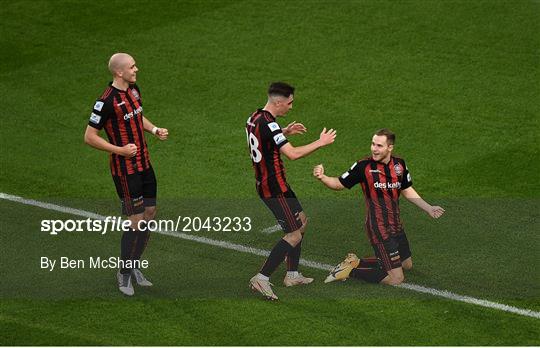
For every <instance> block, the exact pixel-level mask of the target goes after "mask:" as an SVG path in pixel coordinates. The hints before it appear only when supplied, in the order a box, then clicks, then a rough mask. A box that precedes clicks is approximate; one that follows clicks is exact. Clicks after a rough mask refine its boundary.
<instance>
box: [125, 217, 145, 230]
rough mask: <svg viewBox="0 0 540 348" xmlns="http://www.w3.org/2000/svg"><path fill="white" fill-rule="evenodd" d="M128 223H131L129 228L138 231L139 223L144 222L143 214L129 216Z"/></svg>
mask: <svg viewBox="0 0 540 348" xmlns="http://www.w3.org/2000/svg"><path fill="white" fill-rule="evenodd" d="M129 221H130V222H131V228H132V229H134V230H139V227H140V225H141V221H144V214H136V215H130V216H129Z"/></svg>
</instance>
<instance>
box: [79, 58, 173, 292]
mask: <svg viewBox="0 0 540 348" xmlns="http://www.w3.org/2000/svg"><path fill="white" fill-rule="evenodd" d="M138 70H139V69H138V68H137V66H136V64H135V60H134V59H133V57H131V56H130V55H128V54H126V53H116V54H114V55H112V57H111V58H110V60H109V71H110V72H111V74H112V76H113V81H112V82H111V83H109V86H108V87H107V88H106V89H105V92H104V93H103V95H102V96H101V97H100V98H99V99H98V100H97V101H96V103H95V104H94V108H93V111H92V114H91V115H90V121H89V122H88V126H87V127H86V132H85V134H84V141H85V142H86V143H87V144H88V145H90V146H92V147H94V148H96V149H98V150H102V151H106V152H109V153H110V168H111V174H112V178H113V181H114V184H115V186H116V192H117V193H118V196H119V197H120V200H121V201H122V213H123V214H124V215H127V216H128V218H129V220H130V221H131V228H130V229H129V230H128V231H124V233H123V235H122V241H121V259H122V261H124V263H126V264H129V262H128V261H132V262H131V263H134V262H133V261H135V260H140V258H141V255H142V253H143V252H144V250H145V248H146V244H147V243H148V238H149V237H150V231H148V230H147V229H146V221H149V220H152V219H154V217H155V215H156V196H157V182H156V177H155V175H154V170H153V169H152V165H151V164H150V157H149V155H148V146H147V145H146V140H145V137H144V132H145V131H146V132H149V133H152V134H153V135H155V136H156V137H158V138H159V139H160V140H165V139H167V137H168V135H169V132H168V130H167V129H165V128H158V127H156V126H154V125H153V124H152V122H150V121H149V120H148V119H147V118H146V117H145V116H144V113H143V106H142V100H141V92H140V90H139V87H137V85H136V84H135V82H136V80H137V71H138ZM103 128H104V129H105V133H106V134H107V138H108V141H107V140H105V139H103V138H102V137H101V136H100V135H99V131H100V130H101V129H103ZM132 275H133V276H134V277H135V280H136V282H137V284H138V285H140V286H152V283H151V282H150V281H148V279H146V278H145V276H144V275H143V274H142V272H141V271H140V269H138V268H128V267H125V268H121V269H120V270H119V271H118V273H117V280H118V288H119V289H120V291H121V292H122V293H124V294H125V295H128V296H132V295H133V294H134V290H133V285H132V283H131V276H132Z"/></svg>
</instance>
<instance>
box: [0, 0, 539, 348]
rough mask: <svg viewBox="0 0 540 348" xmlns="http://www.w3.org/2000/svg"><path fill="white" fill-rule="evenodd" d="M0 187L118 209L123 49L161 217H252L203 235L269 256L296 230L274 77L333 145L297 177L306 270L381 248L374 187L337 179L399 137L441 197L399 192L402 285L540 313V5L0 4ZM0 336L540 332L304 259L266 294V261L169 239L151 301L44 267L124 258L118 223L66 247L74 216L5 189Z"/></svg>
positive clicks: (341, 336) (388, 337) (379, 340)
mask: <svg viewBox="0 0 540 348" xmlns="http://www.w3.org/2000/svg"><path fill="white" fill-rule="evenodd" d="M0 5H1V6H0V18H1V21H0V90H1V91H2V98H1V100H2V111H3V115H2V125H1V127H0V147H1V149H2V155H1V163H0V164H1V165H0V177H1V178H2V180H0V192H2V193H6V194H12V195H18V196H22V197H25V198H31V199H37V200H40V201H46V202H56V203H58V204H61V205H64V206H69V207H74V208H79V209H84V210H87V211H90V212H95V213H99V214H103V215H114V214H117V213H118V206H117V203H116V202H115V197H116V194H115V191H114V186H113V184H112V180H111V178H110V175H109V170H108V161H107V155H106V154H105V153H102V152H99V151H95V150H93V149H91V148H89V147H87V146H86V145H84V143H83V139H82V137H83V133H84V129H85V127H86V124H87V122H88V117H89V114H90V112H91V107H92V105H93V103H94V101H95V98H97V97H98V96H99V95H100V94H101V92H102V91H103V89H104V88H105V86H106V84H107V83H108V81H109V80H110V76H109V75H108V72H107V70H106V63H107V60H108V58H109V57H110V55H111V54H112V53H114V52H116V51H125V52H128V53H130V54H132V55H133V56H134V57H135V59H136V60H137V64H138V67H139V69H140V72H139V73H138V84H139V86H140V88H141V90H142V97H143V100H144V103H145V115H146V116H147V117H148V118H149V119H150V120H152V121H153V122H154V123H155V124H157V125H158V126H162V127H166V128H168V129H169V132H170V139H169V140H168V141H167V142H159V141H157V140H156V139H154V138H148V144H149V146H150V154H151V158H152V163H153V166H154V168H155V170H156V174H157V178H158V185H159V199H160V200H159V214H160V215H159V218H176V216H178V215H182V216H250V217H252V219H253V229H252V230H251V231H250V232H197V233H195V232H193V234H196V235H198V236H204V237H208V238H211V239H215V240H223V241H226V242H230V243H236V244H241V245H245V246H252V247H255V248H259V249H264V250H268V249H270V248H271V247H272V245H273V244H274V243H275V241H276V240H277V238H279V235H280V232H276V233H272V234H265V233H262V232H261V230H263V229H265V228H267V227H269V226H272V225H274V224H275V221H274V220H273V218H272V216H271V215H270V213H269V212H268V211H267V209H266V207H265V206H264V205H263V204H262V203H261V202H260V201H259V200H258V198H257V197H256V193H255V189H254V179H253V173H252V169H251V164H250V160H249V156H248V152H247V147H246V140H245V131H244V123H245V120H246V119H247V117H248V116H249V114H250V113H251V112H252V111H254V110H255V108H257V107H261V106H263V105H264V102H265V89H266V88H267V85H268V84H269V83H270V82H272V81H275V80H285V81H287V82H290V83H291V84H293V85H294V86H296V87H297V91H296V95H295V105H294V108H293V110H292V111H291V113H290V114H289V115H288V116H287V117H286V118H285V119H281V120H280V123H281V124H282V125H286V124H287V123H288V122H289V121H293V120H296V121H298V122H302V123H304V124H305V125H306V126H307V127H308V133H307V134H305V135H302V136H295V137H292V138H291V142H292V143H293V144H294V145H302V144H305V143H308V142H310V141H313V140H314V139H316V138H317V136H318V134H319V132H320V130H321V129H322V128H323V127H329V128H335V129H337V130H338V137H337V140H336V142H335V143H334V144H333V145H331V146H329V147H327V148H324V149H322V150H320V151H318V152H316V153H315V154H313V155H311V156H309V157H307V158H305V159H301V160H299V161H294V162H291V161H286V163H285V165H286V168H287V176H288V179H289V182H290V184H291V186H292V187H293V188H294V190H295V192H296V193H297V195H298V196H299V198H300V200H301V201H302V204H303V206H304V208H305V211H306V213H307V215H308V217H309V219H310V222H309V227H308V232H307V235H306V238H305V241H304V247H303V254H302V257H303V258H306V259H308V260H312V261H318V262H321V263H325V264H334V263H336V262H338V261H339V260H340V259H341V258H342V257H343V255H344V254H345V253H347V252H348V251H351V250H353V251H355V252H357V253H359V254H361V255H363V254H369V253H370V248H369V245H368V243H367V241H366V238H365V233H364V230H363V225H362V221H363V214H364V211H363V203H362V202H361V200H360V198H359V195H360V193H359V191H358V189H355V190H352V191H347V192H341V193H335V192H331V191H329V190H326V189H324V188H323V187H322V185H320V184H319V183H318V182H316V181H315V180H314V179H313V178H312V177H311V170H312V167H313V166H314V165H316V164H319V163H324V165H325V167H326V170H327V172H328V173H330V174H332V175H339V174H341V173H342V172H343V171H344V170H345V169H346V168H348V167H349V166H350V165H351V164H352V163H353V162H354V161H355V160H356V159H358V158H360V157H363V156H364V155H365V154H367V153H368V151H369V141H370V137H371V135H372V133H373V131H374V130H376V129H378V128H381V127H388V128H390V129H392V130H394V131H395V132H396V133H397V143H396V151H395V152H396V153H397V154H398V155H401V156H403V157H404V158H405V159H406V160H407V164H408V166H409V169H410V170H411V173H412V176H413V182H414V186H415V188H416V189H417V191H419V192H420V193H421V194H422V195H423V196H424V198H426V200H428V201H430V202H433V203H437V204H439V205H442V206H444V207H445V208H446V211H447V213H446V215H445V216H443V218H441V219H440V220H437V221H433V220H431V219H430V218H428V217H427V216H426V215H424V214H423V213H421V212H420V211H418V209H416V208H415V207H413V206H411V205H410V204H408V202H402V211H403V213H402V214H403V220H404V223H405V228H406V230H407V232H408V235H409V238H410V241H411V245H412V251H413V254H414V262H415V269H414V270H412V271H411V272H409V273H407V275H406V277H407V282H410V283H413V284H418V285H423V286H426V287H430V288H435V289H439V290H448V291H451V292H453V293H457V294H461V295H467V296H472V297H475V298H478V299H484V300H489V301H494V302H498V303H503V304H508V305H511V306H515V307H519V308H524V309H530V310H532V311H536V312H538V311H540V275H539V273H538V269H539V268H540V263H539V261H538V251H537V250H538V248H539V247H540V236H539V231H540V223H539V219H540V188H539V187H540V186H539V185H538V177H539V175H538V173H539V172H540V162H539V158H540V156H539V154H540V153H539V152H540V142H539V137H538V134H539V132H540V104H539V103H538V100H540V84H539V83H538V81H540V73H539V72H540V35H539V33H540V2H538V1H533V0H531V1H525V0H523V1H517V0H516V1H505V0H497V1H474V0H473V1H453V0H451V1H428V0H411V1H272V2H265V1H225V0H223V1H189V2H187V1H181V2H166V1H153V2H143V1H134V2H130V3H129V4H127V3H126V2H120V1H94V2H83V1H52V0H51V1H0ZM0 209H1V210H0V212H1V213H0V227H1V233H0V240H1V245H2V252H1V253H0V256H1V258H0V274H1V276H2V281H1V282H0V283H1V285H0V344H1V345H540V339H539V337H540V325H539V324H540V321H539V319H535V318H531V317H526V316H520V315H516V314H512V313H507V312H504V311H500V310H495V309H488V308H484V307H480V306H476V305H472V304H466V303H461V302H456V301H451V300H448V299H442V298H437V297H433V296H430V295H425V294H420V293H417V292H413V291H410V290H406V289H401V288H393V287H382V286H375V285H369V284H366V283H362V282H355V281H347V282H344V283H340V284H334V283H332V284H323V283H322V280H323V279H324V277H325V276H326V272H324V271H321V270H316V269H310V268H306V267H304V268H303V269H302V271H303V272H304V273H305V274H309V275H312V276H314V277H315V278H316V282H315V283H314V284H312V285H310V286H307V287H303V288H293V289H290V288H285V287H284V286H283V285H282V284H281V278H282V277H283V274H284V269H283V268H282V269H280V270H279V271H278V272H277V273H276V274H275V275H274V276H273V279H272V280H273V282H274V284H276V287H275V291H276V292H277V294H278V296H280V298H281V300H280V301H279V303H267V302H265V301H262V300H261V299H260V298H259V297H258V296H256V295H253V294H251V292H250V290H249V289H248V287H247V282H248V280H249V278H250V277H251V276H252V275H253V274H254V273H255V272H256V271H257V269H258V267H259V266H260V264H261V263H262V262H263V258H262V257H261V256H256V255H252V254H247V253H239V252H236V251H232V250H227V249H223V248H218V247H215V246H209V245H205V244H201V243H196V242H192V241H186V240H181V239H178V238H173V237H170V236H165V235H159V234H156V235H154V236H153V237H152V239H151V241H150V245H149V248H148V250H147V253H146V255H145V257H146V258H147V259H148V260H149V262H150V265H151V267H150V269H149V270H148V271H147V274H148V276H149V277H150V278H151V279H152V280H153V281H154V283H155V286H154V287H153V288H151V289H140V288H136V289H135V290H136V296H135V297H134V298H124V297H122V296H121V295H120V294H119V293H118V291H117V289H116V287H115V280H114V271H111V270H96V269H85V270H78V271H74V270H55V271H53V272H48V271H46V270H41V269H40V268H39V258H40V257H41V256H48V257H60V256H68V257H73V258H87V257H89V256H102V257H108V256H112V255H116V253H117V252H118V245H119V237H120V236H119V234H118V233H109V234H106V235H103V236H100V235H97V234H93V233H87V232H79V233H64V234H60V235H58V236H50V235H47V234H46V233H42V232H40V221H41V220H43V219H70V218H74V217H73V216H71V215H68V214H62V213H59V212H55V211H51V210H46V209H42V208H37V207H31V206H28V205H22V204H19V203H15V202H9V201H6V200H0Z"/></svg>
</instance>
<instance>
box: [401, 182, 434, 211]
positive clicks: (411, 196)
mask: <svg viewBox="0 0 540 348" xmlns="http://www.w3.org/2000/svg"><path fill="white" fill-rule="evenodd" d="M401 194H402V195H403V197H405V198H407V200H408V201H409V202H411V203H413V204H414V205H416V206H417V207H419V208H420V209H422V210H423V211H425V212H426V213H427V214H428V215H429V216H431V217H432V218H434V219H438V218H440V217H441V216H442V215H443V214H444V209H443V208H442V207H439V206H437V205H430V204H429V203H427V202H426V201H424V200H423V199H422V197H420V195H419V194H418V192H416V190H415V189H413V188H412V187H408V188H406V189H405V190H403V191H401Z"/></svg>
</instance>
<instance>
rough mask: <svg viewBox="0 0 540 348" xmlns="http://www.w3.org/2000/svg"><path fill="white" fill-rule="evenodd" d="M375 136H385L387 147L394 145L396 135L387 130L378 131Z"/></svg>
mask: <svg viewBox="0 0 540 348" xmlns="http://www.w3.org/2000/svg"><path fill="white" fill-rule="evenodd" d="M375 135H378V136H382V135H384V136H386V142H387V143H388V145H394V143H395V142H396V135H395V134H394V132H392V131H391V130H390V129H388V128H381V129H379V130H378V131H376V132H375Z"/></svg>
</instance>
